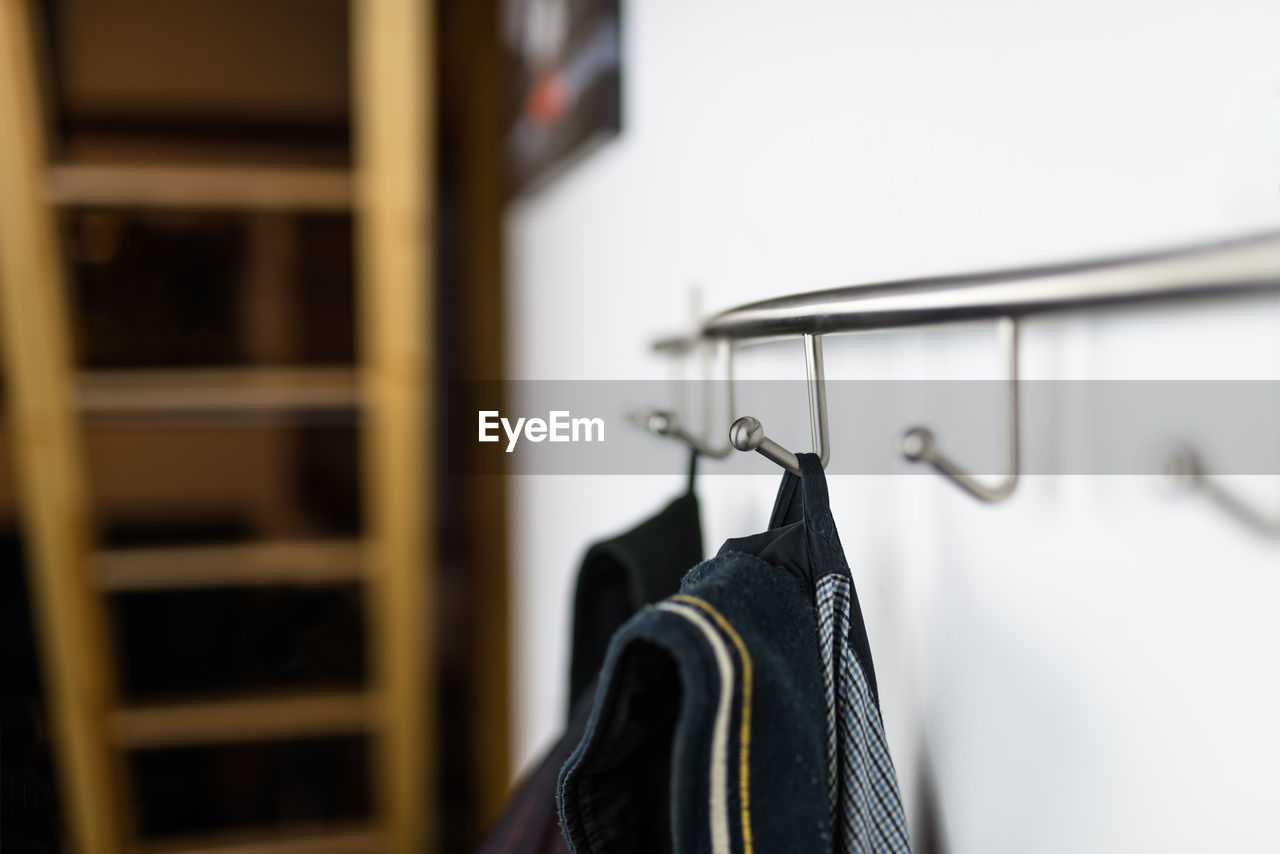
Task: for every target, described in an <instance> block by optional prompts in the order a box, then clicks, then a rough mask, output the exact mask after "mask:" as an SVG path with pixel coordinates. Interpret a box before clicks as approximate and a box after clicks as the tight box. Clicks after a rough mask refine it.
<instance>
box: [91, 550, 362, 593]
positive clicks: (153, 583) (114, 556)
mask: <svg viewBox="0 0 1280 854" xmlns="http://www.w3.org/2000/svg"><path fill="white" fill-rule="evenodd" d="M94 569H95V577H96V578H97V582H98V587H99V589H101V590H104V591H108V592H121V591H128V590H178V589H188V588H197V587H239V586H260V585H269V584H301V585H319V584H340V583H342V582H349V581H358V580H360V579H362V578H363V577H364V574H365V572H366V570H367V562H366V560H365V551H364V546H363V544H362V543H361V542H360V541H358V540H304V541H297V542H274V543H271V542H268V543H244V544H236V545H218V546H205V545H201V546H182V547H177V548H170V547H166V548H141V549H111V550H108V551H102V552H98V553H97V554H96V555H95V556H94Z"/></svg>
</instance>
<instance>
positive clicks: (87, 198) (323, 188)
mask: <svg viewBox="0 0 1280 854" xmlns="http://www.w3.org/2000/svg"><path fill="white" fill-rule="evenodd" d="M351 185H352V182H351V173H350V171H349V170H347V169H333V168H278V167H242V166H149V165H126V164H111V165H108V164H102V165H96V164H95V165H81V164H75V165H72V164H64V165H61V166H54V167H52V168H51V169H50V170H49V179H48V197H49V201H50V202H52V203H53V204H59V205H82V206H104V207H133V208H136V207H145V208H203V209H207V208H221V209H236V210H289V211H308V210H309V211H346V210H350V208H351V196H352V190H351Z"/></svg>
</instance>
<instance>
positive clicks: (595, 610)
mask: <svg viewBox="0 0 1280 854" xmlns="http://www.w3.org/2000/svg"><path fill="white" fill-rule="evenodd" d="M690 486H692V482H691V483H690ZM700 560H702V525H701V523H700V520H699V517H698V499H697V497H696V496H695V495H694V494H693V492H692V490H690V491H689V492H687V493H686V494H684V495H681V496H680V497H679V498H676V499H675V500H674V501H672V502H671V503H670V504H668V505H667V506H666V507H665V508H663V509H662V510H661V511H660V512H659V513H657V514H656V515H654V516H652V517H651V518H649V519H647V520H645V521H644V522H642V523H640V524H639V525H637V526H636V527H634V528H632V529H631V530H629V531H627V532H625V533H623V534H620V535H618V536H616V537H613V538H612V539H609V540H605V541H603V542H599V543H596V544H595V545H593V546H591V548H589V549H588V550H587V554H586V556H585V557H584V558H583V561H582V566H581V568H580V569H579V570H578V582H577V588H576V592H575V595H574V621H573V639H572V652H571V658H572V661H571V668H570V697H569V720H568V723H567V726H566V729H565V732H564V735H563V736H562V737H561V738H560V740H559V741H558V742H557V743H556V744H555V745H554V746H553V747H552V748H551V749H550V750H549V751H548V752H547V753H546V754H545V755H544V756H543V758H542V759H541V760H540V761H539V762H538V764H537V765H536V766H535V767H534V769H533V770H532V771H531V772H529V773H528V774H527V775H525V777H524V780H523V781H522V782H521V783H520V785H519V787H518V788H517V789H516V790H515V792H514V793H513V794H512V795H511V797H510V798H509V799H508V801H507V805H506V807H505V808H504V810H503V813H502V816H501V817H500V818H499V819H498V821H497V823H496V824H495V825H494V827H493V828H492V829H491V830H490V831H489V835H488V836H487V837H486V838H485V840H484V842H483V843H482V845H481V846H480V848H479V849H478V850H479V851H480V852H481V854H558V852H562V851H566V850H567V847H566V843H565V841H564V837H563V835H562V834H561V832H560V826H559V823H558V821H557V817H558V816H557V810H556V778H557V775H558V774H559V772H560V768H561V766H563V765H564V763H565V760H566V759H567V758H568V756H569V754H570V752H571V751H572V750H573V749H574V748H575V747H576V746H577V744H578V742H579V741H580V740H581V739H582V736H583V733H584V731H585V730H586V726H587V720H588V717H589V714H590V712H591V707H592V706H591V702H592V697H593V696H594V694H595V686H596V677H597V676H598V675H599V671H600V664H601V662H603V661H604V657H605V651H606V650H607V648H608V644H609V639H610V638H611V637H612V636H613V633H614V632H615V631H616V630H617V629H618V627H619V626H621V625H622V624H623V623H624V622H625V621H626V620H627V618H628V617H630V616H631V615H632V614H634V613H635V612H636V610H637V609H638V608H639V607H640V606H641V605H644V604H646V603H649V602H656V601H658V600H659V599H661V598H663V597H664V596H669V595H671V594H672V593H674V592H676V590H678V589H679V586H680V579H681V577H682V576H683V575H684V574H685V573H686V572H687V571H688V569H689V567H691V566H693V565H694V564H696V563H697V562H698V561H700Z"/></svg>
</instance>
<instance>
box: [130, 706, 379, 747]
mask: <svg viewBox="0 0 1280 854" xmlns="http://www.w3.org/2000/svg"><path fill="white" fill-rule="evenodd" d="M374 719H375V715H374V699H373V696H372V695H371V694H369V693H367V692H365V691H334V692H326V693H315V694H297V695H283V696H276V697H252V698H243V699H240V698H237V699H229V700H207V701H201V702H189V703H155V704H147V705H141V706H134V707H127V708H123V709H118V710H116V711H115V712H112V713H111V714H110V715H109V719H108V729H109V731H110V733H111V740H112V741H113V742H114V743H115V745H116V746H117V747H118V748H120V749H122V750H145V749H153V748H158V747H180V746H188V745H197V744H226V743H231V742H239V741H270V740H273V739H284V738H307V737H314V736H324V735H343V734H349V733H360V732H369V731H370V730H371V729H372V728H373V724H374Z"/></svg>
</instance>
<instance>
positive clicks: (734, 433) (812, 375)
mask: <svg viewBox="0 0 1280 854" xmlns="http://www.w3.org/2000/svg"><path fill="white" fill-rule="evenodd" d="M804 361H805V375H806V376H807V377H808V384H809V431H810V433H811V435H812V436H813V447H814V453H816V454H817V455H818V460H819V461H820V462H821V463H822V467H823V468H826V467H827V463H828V462H829V461H830V460H831V438H830V430H829V429H828V426H827V379H826V368H825V366H824V365H823V362H822V336H821V335H806V336H804ZM729 443H730V444H731V445H733V447H735V448H737V449H738V450H739V451H756V452H758V453H760V454H761V455H762V456H764V457H765V458H766V459H770V460H773V461H774V462H775V463H777V464H778V465H780V466H782V467H783V468H784V469H786V470H787V471H789V472H791V473H792V474H794V475H799V474H800V460H799V459H797V458H796V455H795V454H793V453H792V452H791V451H788V450H787V449H786V448H784V447H782V446H781V445H779V444H778V443H777V442H775V441H773V440H772V439H770V438H769V437H768V436H766V435H765V432H764V425H763V424H761V423H760V419H758V418H753V417H751V416H750V415H746V416H743V417H742V418H739V419H738V420H737V421H734V422H733V426H732V427H730V428H729Z"/></svg>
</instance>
